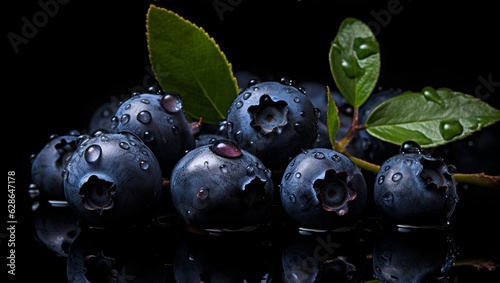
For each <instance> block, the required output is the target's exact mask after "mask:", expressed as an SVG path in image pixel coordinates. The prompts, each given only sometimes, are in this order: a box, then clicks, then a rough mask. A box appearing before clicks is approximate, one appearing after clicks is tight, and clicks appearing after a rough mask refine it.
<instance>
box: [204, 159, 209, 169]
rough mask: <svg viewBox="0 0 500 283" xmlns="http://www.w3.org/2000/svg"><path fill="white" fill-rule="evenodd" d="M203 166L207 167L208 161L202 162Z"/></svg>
mask: <svg viewBox="0 0 500 283" xmlns="http://www.w3.org/2000/svg"><path fill="white" fill-rule="evenodd" d="M203 166H205V167H206V168H207V169H209V167H208V161H205V162H203Z"/></svg>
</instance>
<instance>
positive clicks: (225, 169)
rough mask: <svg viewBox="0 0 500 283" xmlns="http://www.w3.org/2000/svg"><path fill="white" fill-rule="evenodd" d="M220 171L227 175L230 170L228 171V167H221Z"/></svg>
mask: <svg viewBox="0 0 500 283" xmlns="http://www.w3.org/2000/svg"><path fill="white" fill-rule="evenodd" d="M219 169H220V171H221V172H222V173H227V171H228V170H227V165H221V166H219Z"/></svg>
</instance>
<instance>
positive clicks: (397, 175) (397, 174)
mask: <svg viewBox="0 0 500 283" xmlns="http://www.w3.org/2000/svg"><path fill="white" fill-rule="evenodd" d="M401 178H403V174H401V173H400V172H398V173H394V175H392V177H391V180H392V181H394V182H398V181H399V180H401Z"/></svg>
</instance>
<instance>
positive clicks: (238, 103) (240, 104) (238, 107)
mask: <svg viewBox="0 0 500 283" xmlns="http://www.w3.org/2000/svg"><path fill="white" fill-rule="evenodd" d="M235 106H236V109H240V108H241V107H242V106H243V102H241V101H238V102H236V105H235Z"/></svg>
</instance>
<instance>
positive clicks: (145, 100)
mask: <svg viewBox="0 0 500 283" xmlns="http://www.w3.org/2000/svg"><path fill="white" fill-rule="evenodd" d="M141 102H142V103H144V104H150V103H151V101H149V99H147V98H143V99H141Z"/></svg>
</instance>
